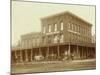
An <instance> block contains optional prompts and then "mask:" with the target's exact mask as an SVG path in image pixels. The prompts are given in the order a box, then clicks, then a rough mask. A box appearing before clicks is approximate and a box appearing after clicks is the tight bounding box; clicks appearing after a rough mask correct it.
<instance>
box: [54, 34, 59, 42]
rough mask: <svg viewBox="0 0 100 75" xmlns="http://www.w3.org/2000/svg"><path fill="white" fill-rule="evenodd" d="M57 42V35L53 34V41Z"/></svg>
mask: <svg viewBox="0 0 100 75" xmlns="http://www.w3.org/2000/svg"><path fill="white" fill-rule="evenodd" d="M57 42H58V36H57V35H55V36H54V43H57Z"/></svg>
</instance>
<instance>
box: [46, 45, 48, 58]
mask: <svg viewBox="0 0 100 75" xmlns="http://www.w3.org/2000/svg"><path fill="white" fill-rule="evenodd" d="M48 56H49V46H48V47H47V53H46V59H48Z"/></svg>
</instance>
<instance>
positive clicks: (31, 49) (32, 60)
mask: <svg viewBox="0 0 100 75" xmlns="http://www.w3.org/2000/svg"><path fill="white" fill-rule="evenodd" d="M31 61H33V50H32V49H31Z"/></svg>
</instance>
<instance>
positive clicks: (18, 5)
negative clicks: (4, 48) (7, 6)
mask: <svg viewBox="0 0 100 75" xmlns="http://www.w3.org/2000/svg"><path fill="white" fill-rule="evenodd" d="M64 11H69V12H72V13H73V14H75V15H77V16H79V17H81V18H82V19H84V20H86V21H87V22H89V23H91V24H92V25H93V27H92V34H93V33H95V7H94V6H82V5H67V4H50V3H36V2H21V1H13V2H12V45H16V44H17V43H18V40H19V39H20V36H21V35H22V34H26V33H30V32H39V31H41V22H40V19H41V18H42V17H45V16H49V15H52V14H56V13H60V12H64Z"/></svg>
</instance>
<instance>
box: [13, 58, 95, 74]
mask: <svg viewBox="0 0 100 75" xmlns="http://www.w3.org/2000/svg"><path fill="white" fill-rule="evenodd" d="M90 69H96V60H95V59H88V60H73V61H42V62H31V63H24V64H16V65H12V70H11V71H12V73H13V74H14V73H38V72H51V71H53V72H54V71H72V70H90Z"/></svg>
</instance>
